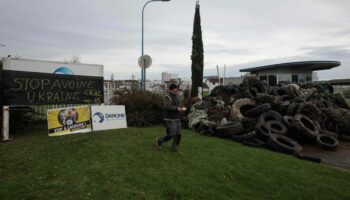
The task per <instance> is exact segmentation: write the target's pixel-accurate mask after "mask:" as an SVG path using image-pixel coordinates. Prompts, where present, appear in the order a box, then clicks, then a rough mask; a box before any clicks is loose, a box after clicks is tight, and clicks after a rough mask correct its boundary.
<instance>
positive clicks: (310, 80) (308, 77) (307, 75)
mask: <svg viewBox="0 0 350 200" xmlns="http://www.w3.org/2000/svg"><path fill="white" fill-rule="evenodd" d="M311 82H312V75H311V74H306V83H311Z"/></svg>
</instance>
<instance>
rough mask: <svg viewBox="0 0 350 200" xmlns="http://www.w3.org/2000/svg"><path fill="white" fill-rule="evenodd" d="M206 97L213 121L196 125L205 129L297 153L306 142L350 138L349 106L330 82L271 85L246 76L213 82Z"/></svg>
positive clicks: (326, 145)
mask: <svg viewBox="0 0 350 200" xmlns="http://www.w3.org/2000/svg"><path fill="white" fill-rule="evenodd" d="M206 101H207V105H209V106H208V109H207V114H208V119H209V120H211V121H212V123H211V125H210V126H200V127H201V128H199V129H197V130H196V131H197V132H199V133H200V134H203V135H211V136H217V137H222V138H226V139H230V140H233V141H236V142H241V143H243V144H246V145H249V146H255V147H265V148H269V149H271V150H274V151H278V152H283V153H287V154H293V155H298V154H299V153H300V152H301V151H302V146H301V145H303V144H314V145H316V146H317V147H319V148H321V149H324V150H336V149H337V147H338V145H339V140H343V141H348V142H350V110H349V107H348V105H347V104H346V101H345V100H344V98H343V97H342V96H341V95H339V94H333V88H331V86H330V85H326V86H322V85H312V84H309V85H303V86H300V85H297V84H283V85H277V86H273V87H269V86H267V85H266V84H265V83H264V82H261V81H260V80H258V79H256V78H254V77H247V78H245V79H244V80H243V83H242V84H240V85H228V86H218V87H216V88H214V89H213V90H212V92H211V94H210V96H209V98H207V99H206ZM218 102H220V103H218Z"/></svg>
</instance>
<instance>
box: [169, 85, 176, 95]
mask: <svg viewBox="0 0 350 200" xmlns="http://www.w3.org/2000/svg"><path fill="white" fill-rule="evenodd" d="M177 89H178V88H177V85H176V84H175V83H171V84H170V85H169V91H170V92H172V93H176V92H177Z"/></svg>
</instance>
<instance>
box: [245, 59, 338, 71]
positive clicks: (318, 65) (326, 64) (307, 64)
mask: <svg viewBox="0 0 350 200" xmlns="http://www.w3.org/2000/svg"><path fill="white" fill-rule="evenodd" d="M340 64H341V63H340V62H338V61H301V62H289V63H280V64H273V65H264V66H259V67H252V68H246V69H240V70H239V71H240V72H251V73H256V72H258V71H264V70H270V69H278V68H288V69H298V68H303V69H305V68H308V69H310V70H312V71H317V70H325V69H331V68H333V67H338V66H339V65H340Z"/></svg>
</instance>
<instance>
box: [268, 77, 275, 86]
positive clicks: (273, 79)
mask: <svg viewBox="0 0 350 200" xmlns="http://www.w3.org/2000/svg"><path fill="white" fill-rule="evenodd" d="M269 85H272V86H274V85H277V76H276V75H269Z"/></svg>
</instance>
